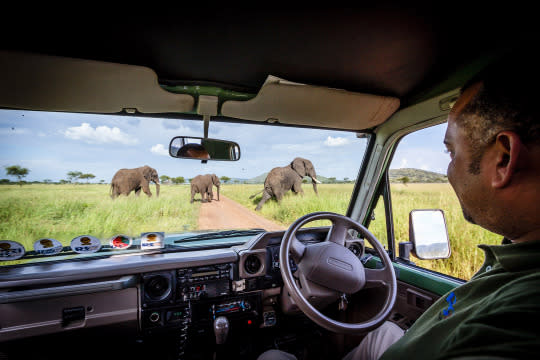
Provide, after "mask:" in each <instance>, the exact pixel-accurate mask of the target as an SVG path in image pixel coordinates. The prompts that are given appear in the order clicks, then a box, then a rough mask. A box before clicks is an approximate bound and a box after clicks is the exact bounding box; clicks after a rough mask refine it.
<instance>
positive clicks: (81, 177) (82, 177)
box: [79, 174, 96, 184]
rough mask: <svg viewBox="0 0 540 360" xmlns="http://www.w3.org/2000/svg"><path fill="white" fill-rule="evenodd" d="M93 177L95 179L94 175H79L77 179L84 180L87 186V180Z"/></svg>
mask: <svg viewBox="0 0 540 360" xmlns="http://www.w3.org/2000/svg"><path fill="white" fill-rule="evenodd" d="M95 177H96V175H94V174H81V175H79V179H86V183H87V184H88V179H93V178H95Z"/></svg>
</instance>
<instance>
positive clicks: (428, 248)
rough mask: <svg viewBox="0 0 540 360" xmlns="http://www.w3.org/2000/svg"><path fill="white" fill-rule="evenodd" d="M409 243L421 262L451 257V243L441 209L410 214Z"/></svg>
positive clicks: (421, 210)
mask: <svg viewBox="0 0 540 360" xmlns="http://www.w3.org/2000/svg"><path fill="white" fill-rule="evenodd" d="M409 241H410V242H412V244H413V246H412V248H413V252H414V255H415V256H416V257H417V258H419V259H421V260H434V259H446V258H449V257H450V241H449V240H448V230H447V228H446V221H445V218H444V212H443V211H442V210H440V209H416V210H412V211H411V212H410V213H409Z"/></svg>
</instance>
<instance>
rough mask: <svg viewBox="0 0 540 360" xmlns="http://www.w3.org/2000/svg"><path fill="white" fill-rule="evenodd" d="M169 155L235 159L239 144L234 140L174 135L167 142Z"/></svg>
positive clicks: (237, 154) (189, 157) (186, 157)
mask: <svg viewBox="0 0 540 360" xmlns="http://www.w3.org/2000/svg"><path fill="white" fill-rule="evenodd" d="M169 155H170V156H172V157H174V158H179V159H194V160H203V161H205V162H206V160H219V161H237V160H239V159H240V145H238V144H237V143H235V142H234V141H227V140H219V139H208V138H200V137H192V136H175V137H173V138H172V139H171V142H170V143H169Z"/></svg>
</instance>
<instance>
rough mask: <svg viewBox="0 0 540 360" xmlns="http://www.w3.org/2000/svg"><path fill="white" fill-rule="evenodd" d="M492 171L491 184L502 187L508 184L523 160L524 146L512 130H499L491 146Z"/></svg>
mask: <svg viewBox="0 0 540 360" xmlns="http://www.w3.org/2000/svg"><path fill="white" fill-rule="evenodd" d="M491 151H492V160H493V172H492V178H491V186H493V187H494V188H504V187H506V186H508V185H509V184H510V182H511V181H512V178H513V177H514V176H515V174H516V172H518V171H519V169H520V168H521V166H522V163H523V161H524V160H525V159H524V158H525V154H524V151H526V148H525V146H524V145H523V143H522V142H521V139H520V138H519V136H518V135H517V134H516V133H515V132H513V131H501V132H500V133H498V134H497V137H496V138H495V143H494V144H493V146H492V149H491Z"/></svg>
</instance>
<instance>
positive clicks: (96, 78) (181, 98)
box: [0, 51, 195, 114]
mask: <svg viewBox="0 0 540 360" xmlns="http://www.w3.org/2000/svg"><path fill="white" fill-rule="evenodd" d="M0 79H2V80H1V81H0V107H4V108H12V109H26V110H41V111H67V112H89V113H119V112H122V111H124V110H125V111H126V112H129V113H134V112H136V111H138V112H141V113H148V114H150V113H165V112H188V111H192V110H193V106H194V102H195V101H194V98H193V97H192V96H191V95H185V94H173V93H170V92H167V91H166V90H163V89H162V88H161V87H160V86H159V84H158V79H157V75H156V73H155V72H154V71H153V70H151V69H149V68H146V67H142V66H134V65H124V64H115V63H107V62H99V61H90V60H81V59H72V58H64V57H53V56H44V55H37V54H27V53H18V52H7V51H0ZM23 94H24V95H23Z"/></svg>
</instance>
